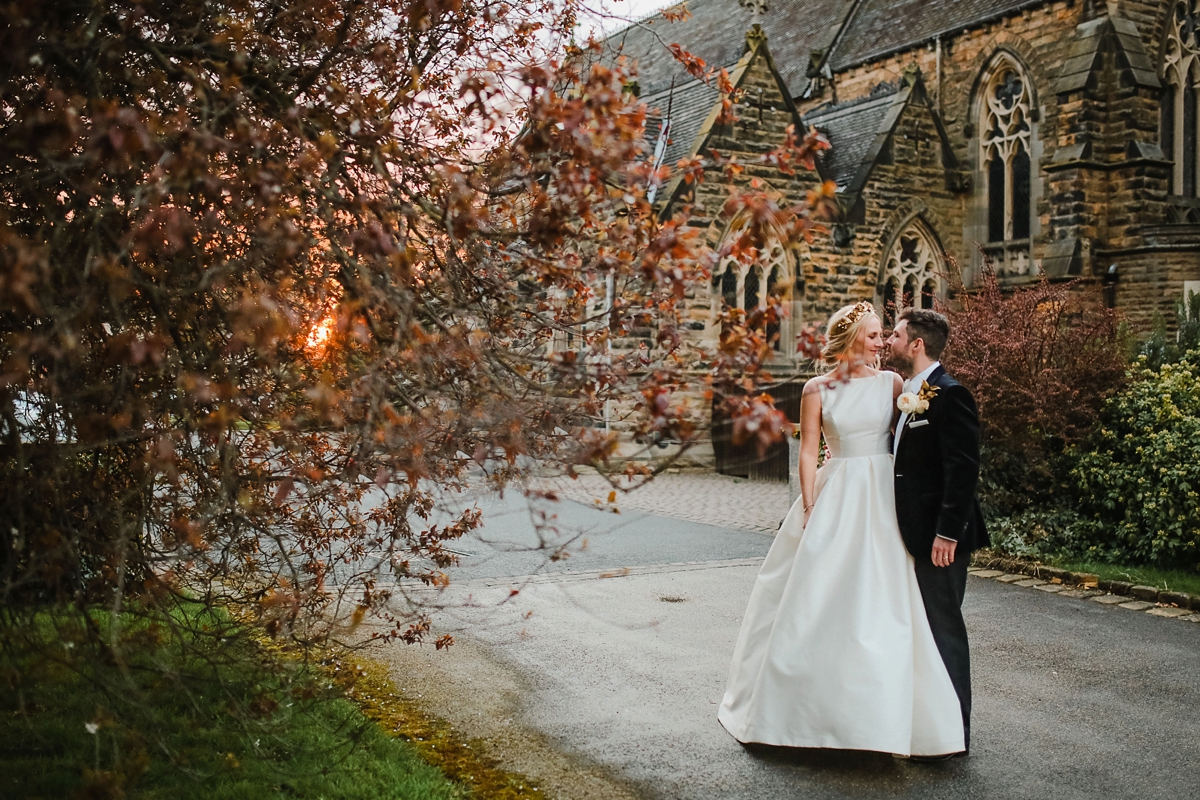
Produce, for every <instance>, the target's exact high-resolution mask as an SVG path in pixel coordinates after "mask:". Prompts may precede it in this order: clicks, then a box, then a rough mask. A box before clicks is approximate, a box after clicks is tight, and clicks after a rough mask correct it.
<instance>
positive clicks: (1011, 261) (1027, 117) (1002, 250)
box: [979, 54, 1033, 274]
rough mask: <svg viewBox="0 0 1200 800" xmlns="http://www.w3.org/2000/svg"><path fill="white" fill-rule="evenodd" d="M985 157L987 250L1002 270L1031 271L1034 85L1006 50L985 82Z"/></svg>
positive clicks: (982, 111)
mask: <svg viewBox="0 0 1200 800" xmlns="http://www.w3.org/2000/svg"><path fill="white" fill-rule="evenodd" d="M982 86H983V88H982V93H981V96H980V102H979V111H980V124H979V131H980V147H981V150H982V152H981V154H980V163H981V165H982V167H983V169H982V172H983V179H984V184H985V187H986V188H985V195H984V196H985V202H986V205H987V209H986V216H987V241H988V245H989V246H988V247H987V248H986V250H987V251H988V252H989V255H990V256H991V257H992V258H994V259H996V260H997V261H998V262H1000V263H999V264H997V267H998V268H999V269H1000V271H1001V272H1002V273H1007V274H1014V273H1015V274H1026V273H1028V272H1029V263H1030V262H1029V240H1030V220H1031V213H1032V199H1033V198H1032V180H1033V159H1032V157H1031V152H1032V142H1031V137H1032V129H1031V126H1030V121H1031V119H1032V115H1031V108H1032V89H1031V87H1030V84H1029V80H1028V78H1027V77H1026V75H1025V73H1024V71H1023V70H1022V69H1021V68H1020V66H1019V65H1018V64H1017V63H1016V62H1015V61H1013V60H1012V59H1011V58H1009V57H1008V56H1007V55H1004V54H1002V55H1001V56H999V57H998V58H997V60H996V61H994V62H993V64H992V65H991V67H990V69H989V72H988V73H987V79H986V80H985V81H984V82H983V84H982Z"/></svg>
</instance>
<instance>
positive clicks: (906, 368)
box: [886, 350, 913, 380]
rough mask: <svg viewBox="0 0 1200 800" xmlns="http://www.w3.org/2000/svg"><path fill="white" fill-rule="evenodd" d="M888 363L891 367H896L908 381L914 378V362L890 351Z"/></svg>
mask: <svg viewBox="0 0 1200 800" xmlns="http://www.w3.org/2000/svg"><path fill="white" fill-rule="evenodd" d="M886 363H887V364H888V365H889V366H892V367H895V368H896V370H897V371H898V372H899V373H900V374H901V375H902V376H903V377H904V378H905V379H906V380H907V379H908V378H911V377H912V376H913V362H912V361H910V360H908V359H907V358H905V357H904V356H902V355H900V354H899V353H894V352H892V351H891V350H889V351H888V355H887V361H886Z"/></svg>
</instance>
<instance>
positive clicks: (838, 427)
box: [821, 372, 895, 458]
mask: <svg viewBox="0 0 1200 800" xmlns="http://www.w3.org/2000/svg"><path fill="white" fill-rule="evenodd" d="M894 381H895V378H894V377H893V376H892V373H890V372H880V373H878V374H877V375H873V376H871V377H869V378H853V379H851V380H849V381H833V382H831V383H822V384H821V430H822V432H823V433H824V434H825V443H826V444H827V445H829V452H830V453H831V454H832V455H833V457H834V458H862V457H864V456H881V455H888V454H890V453H891V451H892V449H891V440H890V438H889V437H890V435H891V428H892V416H893V411H892V392H893V388H892V387H893V385H894Z"/></svg>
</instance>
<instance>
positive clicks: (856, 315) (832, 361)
mask: <svg viewBox="0 0 1200 800" xmlns="http://www.w3.org/2000/svg"><path fill="white" fill-rule="evenodd" d="M872 319H878V315H877V314H876V313H875V306H873V305H871V304H870V303H868V302H867V301H866V300H863V301H861V302H858V303H855V304H854V305H851V306H842V307H841V308H839V309H838V310H837V311H835V312H833V316H831V317H830V318H829V324H828V325H826V327H825V331H826V333H825V346H824V347H823V348H821V365H822V366H823V367H824V368H825V370H826V371H829V370H831V369H833V368H834V367H836V366H837V364H838V362H839V361H840V360H841V359H842V357H843V356H845V354H846V353H847V352H848V351H849V350H850V348H851V347H853V346H854V343H855V342H856V341H858V334H859V333H860V332H861V331H862V329H863V327H864V326H865V325H866V324H867V323H868V322H869V321H871V320H872ZM876 360H878V359H876ZM870 366H876V367H878V364H874V365H870Z"/></svg>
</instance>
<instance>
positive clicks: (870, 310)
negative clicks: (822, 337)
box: [829, 300, 875, 336]
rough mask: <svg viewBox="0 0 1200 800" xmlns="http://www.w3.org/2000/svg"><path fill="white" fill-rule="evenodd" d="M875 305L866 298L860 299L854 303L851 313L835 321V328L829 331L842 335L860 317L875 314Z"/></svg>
mask: <svg viewBox="0 0 1200 800" xmlns="http://www.w3.org/2000/svg"><path fill="white" fill-rule="evenodd" d="M874 313H875V306H873V305H871V304H870V303H868V302H867V301H866V300H860V301H859V302H857V303H855V304H854V308H852V309H850V313H849V314H847V315H846V316H844V317H842V318H841V319H839V320H838V321H837V322H835V323H833V328H832V329H831V330H830V331H829V335H830V336H841V335H842V334H843V333H845V332H846V331H848V330H849V329H850V326H851V325H853V324H854V323H856V322H858V320H859V318H860V317H862V316H863V315H864V314H874Z"/></svg>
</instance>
